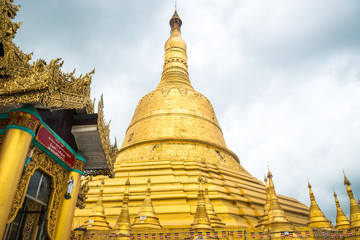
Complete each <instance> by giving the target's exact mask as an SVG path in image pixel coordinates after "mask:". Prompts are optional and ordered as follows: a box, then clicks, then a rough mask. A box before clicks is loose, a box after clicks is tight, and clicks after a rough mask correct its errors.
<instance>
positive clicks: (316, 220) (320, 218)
mask: <svg viewBox="0 0 360 240" xmlns="http://www.w3.org/2000/svg"><path fill="white" fill-rule="evenodd" d="M308 188H309V194H310V212H309V222H308V226H309V227H312V228H326V229H330V228H331V221H330V220H329V219H327V218H326V217H325V215H324V213H323V212H322V211H321V209H320V207H319V205H318V204H317V202H316V200H315V196H314V193H313V191H312V189H311V184H310V182H309V183H308Z"/></svg>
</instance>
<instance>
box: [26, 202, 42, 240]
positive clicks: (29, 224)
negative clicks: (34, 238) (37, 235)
mask: <svg viewBox="0 0 360 240" xmlns="http://www.w3.org/2000/svg"><path fill="white" fill-rule="evenodd" d="M26 210H27V211H40V210H41V205H40V204H38V203H36V202H34V201H33V200H29V202H28V204H27V209H26ZM38 220H39V214H35V213H29V214H27V216H26V221H25V226H24V230H23V240H28V239H30V238H31V234H32V231H33V229H34V225H35V223H36V222H37V221H38Z"/></svg>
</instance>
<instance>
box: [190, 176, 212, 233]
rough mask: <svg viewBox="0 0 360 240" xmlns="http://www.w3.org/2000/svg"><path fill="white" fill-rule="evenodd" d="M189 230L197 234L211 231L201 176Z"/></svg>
mask: <svg viewBox="0 0 360 240" xmlns="http://www.w3.org/2000/svg"><path fill="white" fill-rule="evenodd" d="M191 230H193V231H197V232H207V231H213V228H212V227H211V223H210V219H209V216H208V213H207V209H206V204H205V194H204V179H203V178H202V177H201V176H200V177H199V191H198V203H197V207H196V213H195V217H194V222H193V223H192V224H191Z"/></svg>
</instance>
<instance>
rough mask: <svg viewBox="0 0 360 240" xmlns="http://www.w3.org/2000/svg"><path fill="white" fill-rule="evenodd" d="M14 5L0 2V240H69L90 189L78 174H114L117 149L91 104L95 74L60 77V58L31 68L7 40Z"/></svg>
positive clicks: (62, 74)
mask: <svg viewBox="0 0 360 240" xmlns="http://www.w3.org/2000/svg"><path fill="white" fill-rule="evenodd" d="M12 2H13V1H11V0H1V1H0V12H1V18H0V144H1V148H0V186H1V187H0V238H1V239H3V240H8V239H58V240H63V239H69V238H70V234H71V227H72V220H73V216H74V210H75V206H76V205H78V206H80V207H81V206H83V204H84V201H85V199H86V191H87V190H88V185H87V182H83V184H81V181H82V180H81V178H82V176H83V175H84V174H87V175H94V176H95V175H99V174H102V175H107V176H112V175H113V163H114V160H115V156H116V153H117V147H116V146H113V145H111V144H110V141H109V125H108V124H106V123H105V120H104V115H103V101H102V100H100V101H99V111H98V113H95V112H94V102H93V101H90V84H91V78H92V75H93V72H90V73H87V74H85V75H84V76H82V75H81V76H80V77H76V76H75V75H74V72H72V73H65V72H63V71H62V70H61V66H62V64H63V62H62V61H61V60H60V59H55V60H52V61H51V62H50V63H46V62H45V61H44V60H42V59H39V60H37V61H35V62H32V63H31V62H30V60H31V55H30V54H25V53H23V52H22V51H21V50H20V49H19V48H18V47H17V46H16V45H15V44H14V43H13V38H14V37H15V34H16V32H17V30H18V28H19V27H20V24H19V23H14V22H13V21H12V19H14V18H15V15H16V13H17V11H18V10H19V6H16V5H14V4H13V3H12ZM86 180H89V178H86ZM78 196H80V198H78Z"/></svg>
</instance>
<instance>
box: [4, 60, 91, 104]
mask: <svg viewBox="0 0 360 240" xmlns="http://www.w3.org/2000/svg"><path fill="white" fill-rule="evenodd" d="M63 63H64V62H63V61H61V59H59V58H58V59H55V60H52V61H51V62H50V63H49V64H46V62H45V61H44V60H42V59H40V60H38V61H36V62H35V63H33V64H32V65H31V66H30V67H29V69H28V70H27V71H26V72H24V73H18V74H17V75H16V76H14V77H10V78H8V79H6V80H4V81H1V82H0V104H2V105H5V104H16V103H22V104H25V103H34V102H39V103H41V104H42V105H43V106H44V107H49V106H51V107H53V108H56V107H62V108H83V107H85V106H86V104H87V101H88V99H89V97H90V84H91V78H92V74H93V73H94V70H93V71H92V72H90V73H87V74H86V75H85V76H82V75H80V77H75V76H74V74H75V70H74V71H73V72H71V73H63V72H62V71H61V67H62V65H63Z"/></svg>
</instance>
